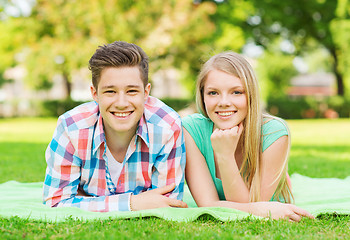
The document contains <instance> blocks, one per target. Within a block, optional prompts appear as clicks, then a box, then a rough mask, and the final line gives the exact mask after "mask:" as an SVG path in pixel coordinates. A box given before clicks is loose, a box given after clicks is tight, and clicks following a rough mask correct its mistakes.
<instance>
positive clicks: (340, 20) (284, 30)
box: [247, 0, 350, 96]
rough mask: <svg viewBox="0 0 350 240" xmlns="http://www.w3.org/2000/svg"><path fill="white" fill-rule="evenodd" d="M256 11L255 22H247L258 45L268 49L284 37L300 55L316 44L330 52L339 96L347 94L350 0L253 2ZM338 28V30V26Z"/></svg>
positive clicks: (254, 0) (255, 0) (253, 0)
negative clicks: (346, 63) (312, 44)
mask: <svg viewBox="0 0 350 240" xmlns="http://www.w3.org/2000/svg"><path fill="white" fill-rule="evenodd" d="M251 2H252V3H253V5H254V6H255V8H256V12H255V14H254V16H252V20H254V18H255V21H248V22H247V29H248V27H249V29H250V31H251V33H252V35H251V36H252V37H253V38H254V40H255V42H256V43H257V44H260V45H262V46H264V47H268V46H269V44H270V43H272V42H273V41H272V39H274V38H276V37H280V36H282V37H283V38H285V39H288V40H289V41H291V42H292V43H293V44H294V46H295V47H296V53H297V54H301V53H303V52H304V51H308V50H309V47H310V43H312V41H316V42H317V43H318V44H319V45H320V46H322V47H324V48H325V49H327V50H328V52H329V54H330V56H331V58H332V59H333V61H332V65H333V72H334V74H335V76H336V80H337V86H338V95H340V96H343V95H344V93H345V84H344V75H345V71H344V67H345V65H344V64H345V62H346V60H340V59H345V58H347V57H348V55H349V53H350V52H349V51H347V52H345V50H347V49H346V48H345V46H344V43H345V44H346V45H347V46H349V45H348V42H349V41H348V40H349V38H350V32H349V31H346V30H348V29H349V24H350V21H349V17H350V2H349V1H348V0H337V1H336V0H334V1H326V0H285V1H259V0H251ZM335 26H337V27H335Z"/></svg>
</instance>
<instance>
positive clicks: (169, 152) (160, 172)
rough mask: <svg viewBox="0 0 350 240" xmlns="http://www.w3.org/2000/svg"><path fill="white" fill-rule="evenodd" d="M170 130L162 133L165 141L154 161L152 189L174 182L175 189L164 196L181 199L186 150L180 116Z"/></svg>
mask: <svg viewBox="0 0 350 240" xmlns="http://www.w3.org/2000/svg"><path fill="white" fill-rule="evenodd" d="M170 132H171V133H168V134H164V136H165V137H166V140H165V141H166V142H165V144H164V146H163V147H162V149H161V152H160V153H159V154H158V156H157V158H156V161H155V163H154V167H155V170H154V172H153V173H152V189H154V188H159V187H162V186H165V185H169V184H172V183H175V185H176V186H175V189H174V190H173V191H172V192H171V193H169V194H166V196H168V197H170V198H174V199H178V200H182V198H183V191H184V176H185V165H186V151H185V141H184V136H183V130H182V125H181V119H180V118H178V119H177V120H176V121H175V122H174V123H173V125H172V126H171V130H170Z"/></svg>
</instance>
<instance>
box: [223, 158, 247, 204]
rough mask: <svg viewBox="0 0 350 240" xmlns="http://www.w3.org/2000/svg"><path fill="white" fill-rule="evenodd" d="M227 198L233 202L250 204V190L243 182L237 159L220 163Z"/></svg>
mask: <svg viewBox="0 0 350 240" xmlns="http://www.w3.org/2000/svg"><path fill="white" fill-rule="evenodd" d="M218 167H219V171H220V175H221V181H222V186H223V189H224V193H225V198H226V200H228V201H233V202H243V203H244V202H249V190H248V188H247V186H246V184H245V183H244V181H243V178H242V176H241V174H240V172H239V169H238V167H237V164H236V161H235V159H232V160H230V161H221V162H219V163H218Z"/></svg>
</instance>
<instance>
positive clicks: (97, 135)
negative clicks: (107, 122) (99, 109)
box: [92, 113, 106, 153]
mask: <svg viewBox="0 0 350 240" xmlns="http://www.w3.org/2000/svg"><path fill="white" fill-rule="evenodd" d="M105 142H106V137H105V132H104V130H103V119H102V115H101V114H100V113H98V119H97V123H96V126H95V132H94V136H93V150H92V151H93V153H95V152H96V151H97V149H98V148H99V147H100V146H101V144H102V143H105Z"/></svg>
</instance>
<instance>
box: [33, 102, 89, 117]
mask: <svg viewBox="0 0 350 240" xmlns="http://www.w3.org/2000/svg"><path fill="white" fill-rule="evenodd" d="M82 103H84V102H81V101H74V100H72V99H71V98H69V99H64V100H47V101H43V102H42V106H41V111H40V114H39V115H40V116H45V117H58V116H60V115H61V114H63V113H65V112H67V111H68V110H71V109H72V108H74V107H76V106H78V105H80V104H82Z"/></svg>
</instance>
